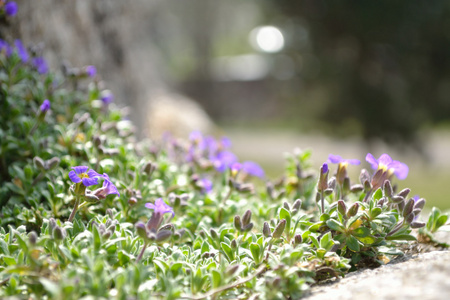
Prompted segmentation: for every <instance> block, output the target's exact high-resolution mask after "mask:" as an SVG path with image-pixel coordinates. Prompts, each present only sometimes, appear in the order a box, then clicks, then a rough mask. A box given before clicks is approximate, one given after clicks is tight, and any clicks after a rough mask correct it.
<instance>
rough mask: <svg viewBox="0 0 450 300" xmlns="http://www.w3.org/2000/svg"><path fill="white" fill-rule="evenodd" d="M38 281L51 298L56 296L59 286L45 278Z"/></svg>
mask: <svg viewBox="0 0 450 300" xmlns="http://www.w3.org/2000/svg"><path fill="white" fill-rule="evenodd" d="M39 281H40V282H41V284H42V286H43V287H44V289H45V290H46V291H47V292H48V293H49V294H50V295H52V296H57V295H58V294H59V288H60V285H58V284H57V283H55V282H53V281H50V280H48V279H46V278H40V279H39Z"/></svg>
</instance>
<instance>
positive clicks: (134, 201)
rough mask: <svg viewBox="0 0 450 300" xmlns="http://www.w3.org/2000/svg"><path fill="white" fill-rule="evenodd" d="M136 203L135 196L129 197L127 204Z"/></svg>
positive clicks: (132, 204)
mask: <svg viewBox="0 0 450 300" xmlns="http://www.w3.org/2000/svg"><path fill="white" fill-rule="evenodd" d="M136 203H137V199H136V197H130V199H128V204H129V205H130V206H134V205H136Z"/></svg>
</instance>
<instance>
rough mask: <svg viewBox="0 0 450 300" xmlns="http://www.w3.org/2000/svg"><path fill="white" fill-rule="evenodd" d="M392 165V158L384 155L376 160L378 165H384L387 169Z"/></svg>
mask: <svg viewBox="0 0 450 300" xmlns="http://www.w3.org/2000/svg"><path fill="white" fill-rule="evenodd" d="M391 163H392V158H391V157H390V156H389V155H388V154H386V153H383V154H381V156H380V158H379V159H378V165H384V166H386V167H388V166H389V165H390V164H391Z"/></svg>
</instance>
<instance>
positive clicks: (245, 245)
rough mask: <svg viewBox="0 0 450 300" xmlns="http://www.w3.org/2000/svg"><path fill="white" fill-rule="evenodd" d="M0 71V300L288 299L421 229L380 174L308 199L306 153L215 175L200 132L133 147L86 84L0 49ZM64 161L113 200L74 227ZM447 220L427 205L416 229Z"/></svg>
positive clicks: (94, 86)
mask: <svg viewBox="0 0 450 300" xmlns="http://www.w3.org/2000/svg"><path fill="white" fill-rule="evenodd" d="M0 67H1V69H0V78H2V80H1V82H0V96H1V103H0V105H1V109H0V117H1V118H0V136H1V139H0V143H1V148H0V149H1V152H0V180H1V183H2V185H1V188H0V201H1V216H2V217H1V220H0V222H1V223H0V224H1V228H0V271H1V273H0V281H1V288H0V297H2V298H6V297H11V296H17V297H23V298H37V299H40V298H45V297H47V298H52V299H80V298H83V297H88V296H90V297H94V298H99V299H100V298H104V299H127V298H129V297H134V298H136V299H149V298H161V299H176V298H180V297H182V298H187V299H204V298H216V299H231V298H237V297H248V296H249V295H251V294H253V295H259V296H260V297H261V298H262V299H285V298H287V297H291V298H298V297H300V296H301V295H302V294H303V292H304V291H305V290H306V289H307V288H308V286H309V284H311V283H314V282H317V281H320V280H323V279H326V278H330V277H336V276H343V275H344V274H345V273H346V272H348V271H349V270H350V268H357V267H358V266H359V262H360V261H361V260H362V259H365V260H366V261H367V260H373V261H377V257H378V256H379V255H391V256H393V255H401V251H399V250H398V249H396V242H397V241H405V240H406V241H409V240H415V237H414V236H413V235H411V230H412V228H418V227H421V226H423V225H425V224H422V223H421V222H419V221H417V220H416V218H415V217H416V216H418V214H419V213H420V210H421V209H422V207H423V205H422V204H420V205H419V204H418V203H422V202H420V201H418V202H414V201H413V200H407V199H406V196H407V192H406V191H405V190H403V191H401V192H399V193H394V192H393V191H391V190H390V189H389V187H390V180H392V177H389V176H387V175H386V176H387V177H386V178H385V179H386V182H389V185H388V186H387V184H384V185H383V187H382V188H377V187H376V186H373V184H375V183H374V180H373V178H372V181H371V180H368V181H367V182H361V185H351V184H350V179H349V178H347V177H346V178H345V180H344V183H345V184H342V185H339V184H338V185H336V184H335V182H336V178H334V177H333V178H331V179H330V181H329V182H326V180H325V181H324V179H323V178H322V179H321V180H322V181H323V182H322V183H321V184H322V186H326V187H325V189H324V190H323V192H321V193H320V192H318V189H317V187H316V185H317V178H318V177H316V176H315V175H312V174H313V173H311V170H310V166H311V163H310V155H311V152H309V151H305V152H298V153H295V154H293V155H289V156H288V157H287V165H286V176H284V177H283V179H282V180H280V181H278V182H276V183H271V182H269V183H267V184H266V186H264V184H263V183H262V182H261V181H260V180H259V179H258V178H255V177H253V178H251V174H250V171H246V170H245V169H242V170H240V171H239V169H233V168H234V167H231V169H230V168H228V169H226V170H225V171H223V172H221V171H218V170H217V169H216V168H215V166H216V165H215V164H217V161H213V160H212V159H211V158H210V156H211V152H208V151H212V150H205V149H207V147H206V148H202V147H203V146H204V145H203V146H201V145H202V143H204V142H206V141H207V140H208V139H207V138H205V137H203V136H202V135H198V134H197V137H196V138H192V137H191V139H190V141H188V142H186V141H183V140H178V139H175V138H173V137H167V138H166V139H164V140H163V141H162V142H161V143H154V142H148V141H147V142H146V141H143V142H137V141H136V138H135V137H134V136H133V127H132V124H131V123H130V122H129V121H127V120H125V119H124V114H123V111H121V110H119V109H118V108H117V107H116V106H115V105H114V104H106V103H104V102H102V101H101V100H99V97H100V95H101V94H102V89H101V88H100V87H101V84H100V82H99V80H98V78H97V79H95V80H93V81H92V82H91V79H90V78H88V77H87V76H81V75H76V76H75V75H73V73H70V74H72V75H67V74H66V75H55V74H47V75H43V74H39V73H38V72H37V71H36V70H34V69H33V68H32V67H31V66H30V65H28V64H27V63H23V62H21V60H20V59H19V57H18V55H17V53H13V54H11V55H9V56H7V55H6V54H5V53H4V52H0ZM75 73H76V72H75ZM76 74H79V73H76ZM44 99H49V100H50V103H51V109H50V110H49V111H47V112H45V113H44V112H42V110H41V109H40V105H41V104H42V103H43V101H44ZM209 141H210V142H211V139H209ZM214 143H215V144H214V145H216V146H217V145H219V146H218V147H219V148H220V147H223V148H226V147H227V146H225V142H223V143H222V144H220V142H217V141H214ZM220 151H222V150H220ZM74 166H89V168H91V169H94V170H96V171H97V172H98V173H100V174H103V173H107V174H108V175H109V178H110V180H111V182H113V183H114V184H115V185H116V186H117V188H118V190H119V192H120V196H116V195H114V194H112V195H109V196H106V198H104V199H97V200H95V199H94V198H92V199H93V200H92V199H91V200H92V201H91V202H89V201H86V202H84V203H82V204H80V206H79V209H78V212H77V214H76V215H75V217H74V218H73V220H72V219H71V218H70V217H69V216H70V215H71V211H72V209H73V207H74V206H77V205H78V197H79V196H80V195H79V188H78V187H75V188H74V186H73V183H72V182H71V181H70V179H69V177H68V173H69V171H70V170H71V167H74ZM246 172H247V173H246ZM205 178H206V179H208V180H209V181H210V182H211V187H210V188H209V187H208V184H207V181H204V179H205ZM369 179H370V178H369ZM363 186H364V187H367V188H365V189H364V188H363ZM88 190H89V188H88V189H87V191H88ZM408 192H409V190H408ZM86 195H90V194H89V193H88V194H84V195H83V196H84V197H87V196H86ZM157 198H162V200H161V202H157V201H156V199H157ZM300 199H302V200H300ZM411 201H413V202H411ZM74 203H77V204H74ZM146 203H152V205H154V208H153V211H152V210H150V209H148V208H146V207H145V204H146ZM158 203H159V204H158ZM162 203H164V204H162ZM167 203H168V204H167ZM158 205H161V206H160V207H159V206H158ZM169 205H170V207H169ZM167 207H169V210H168V211H163V212H161V211H160V209H167ZM347 207H348V208H347ZM172 211H173V212H174V217H172V214H171V213H172ZM166 213H168V214H166ZM69 220H70V221H69ZM446 221H447V216H446V215H442V214H441V213H440V211H439V210H437V209H435V210H433V212H432V214H431V216H430V219H429V221H428V223H427V227H426V230H427V231H428V232H430V234H431V233H433V232H435V231H436V230H438V229H439V227H441V226H442V225H443V224H444V223H445V222H446Z"/></svg>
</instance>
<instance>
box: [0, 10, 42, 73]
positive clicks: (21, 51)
mask: <svg viewBox="0 0 450 300" xmlns="http://www.w3.org/2000/svg"><path fill="white" fill-rule="evenodd" d="M9 3H11V2H9ZM14 49H15V50H16V53H17V56H18V57H19V58H20V60H21V61H22V63H24V64H26V63H29V62H31V65H32V66H33V67H34V68H35V69H36V70H37V71H38V73H39V74H46V73H48V70H49V67H48V64H47V61H46V60H45V59H44V58H43V57H42V56H36V57H32V58H31V61H30V55H29V54H28V51H27V49H26V48H25V46H24V45H23V43H22V41H21V40H15V41H14V47H12V46H11V45H9V44H8V43H7V42H6V41H4V40H1V39H0V53H4V54H5V55H6V57H9V56H11V54H12V53H13V52H14Z"/></svg>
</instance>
